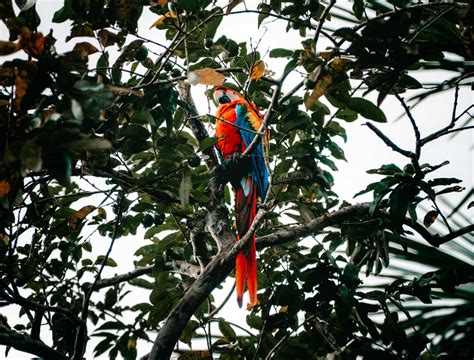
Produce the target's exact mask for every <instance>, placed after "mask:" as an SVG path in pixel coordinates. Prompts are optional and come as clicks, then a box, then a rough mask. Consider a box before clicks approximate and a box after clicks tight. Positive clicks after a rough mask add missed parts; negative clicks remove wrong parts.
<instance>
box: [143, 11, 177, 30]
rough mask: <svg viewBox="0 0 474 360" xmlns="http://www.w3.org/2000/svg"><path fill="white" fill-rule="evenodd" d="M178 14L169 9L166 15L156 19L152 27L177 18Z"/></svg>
mask: <svg viewBox="0 0 474 360" xmlns="http://www.w3.org/2000/svg"><path fill="white" fill-rule="evenodd" d="M176 18H177V16H176V14H175V13H174V12H172V11H168V12H167V13H166V14H165V15H163V16H161V17H160V18H159V19H158V20H156V21H155V22H154V23H153V24H151V26H150V29H152V28H154V27H155V26H159V25H162V24H164V22H165V21H167V20H168V21H170V20H171V19H176Z"/></svg>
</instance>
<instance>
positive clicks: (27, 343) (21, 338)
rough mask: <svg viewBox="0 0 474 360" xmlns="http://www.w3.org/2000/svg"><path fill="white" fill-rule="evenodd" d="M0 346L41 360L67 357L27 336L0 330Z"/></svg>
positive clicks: (56, 359)
mask: <svg viewBox="0 0 474 360" xmlns="http://www.w3.org/2000/svg"><path fill="white" fill-rule="evenodd" d="M0 344H1V345H6V346H11V347H13V348H14V349H16V350H18V351H22V352H26V353H28V354H33V355H36V356H38V357H40V358H43V359H51V360H67V359H68V357H67V356H65V355H63V354H61V353H60V352H59V351H56V350H54V349H52V348H50V347H49V346H48V345H46V344H45V343H44V342H42V341H40V340H34V339H32V338H31V337H29V336H26V335H22V334H19V333H17V332H14V331H8V330H6V329H5V328H0Z"/></svg>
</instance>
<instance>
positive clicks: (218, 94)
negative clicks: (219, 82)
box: [213, 86, 240, 104]
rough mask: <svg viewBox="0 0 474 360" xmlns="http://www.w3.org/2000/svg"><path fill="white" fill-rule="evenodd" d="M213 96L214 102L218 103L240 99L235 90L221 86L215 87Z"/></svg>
mask: <svg viewBox="0 0 474 360" xmlns="http://www.w3.org/2000/svg"><path fill="white" fill-rule="evenodd" d="M213 96H214V100H215V102H216V103H218V104H222V103H227V102H231V101H235V100H240V95H239V94H238V93H237V92H236V91H234V90H232V89H229V88H226V87H223V86H222V87H218V88H216V89H215V90H214V94H213Z"/></svg>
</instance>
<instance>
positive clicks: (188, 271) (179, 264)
mask: <svg viewBox="0 0 474 360" xmlns="http://www.w3.org/2000/svg"><path fill="white" fill-rule="evenodd" d="M154 268H155V265H149V266H144V267H139V268H137V269H135V270H132V271H129V272H128V273H125V274H121V275H116V276H113V277H111V278H107V279H101V280H99V281H98V282H97V283H96V284H95V285H94V287H93V288H92V290H94V291H97V290H100V289H103V288H106V287H110V286H114V285H118V284H120V283H123V282H127V281H130V280H133V279H136V278H138V277H140V276H142V275H148V274H151V273H152V272H153V269H154ZM163 270H165V271H172V272H177V273H179V274H183V275H187V276H190V277H194V278H196V277H197V276H198V275H199V271H200V269H199V266H196V265H193V264H189V263H187V262H185V261H181V260H177V261H173V262H167V263H166V264H165V268H164V269H163Z"/></svg>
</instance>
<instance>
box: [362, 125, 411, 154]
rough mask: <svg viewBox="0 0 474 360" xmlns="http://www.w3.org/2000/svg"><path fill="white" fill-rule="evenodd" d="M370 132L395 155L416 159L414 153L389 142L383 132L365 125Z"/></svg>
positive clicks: (372, 126)
mask: <svg viewBox="0 0 474 360" xmlns="http://www.w3.org/2000/svg"><path fill="white" fill-rule="evenodd" d="M364 125H366V126H367V127H368V128H369V129H370V130H372V131H373V132H374V133H375V134H376V135H377V136H378V137H379V138H380V139H381V140H382V141H383V142H384V143H385V144H386V145H387V146H388V147H389V148H391V149H392V150H393V151H396V152H397V153H400V154H402V155H403V156H406V157H409V158H413V157H416V155H415V154H414V153H412V152H411V151H408V150H404V149H402V148H401V147H399V146H398V145H396V144H395V143H394V142H393V141H392V140H390V139H389V138H388V137H387V136H386V135H385V134H384V133H383V132H381V131H380V130H379V129H378V128H377V127H376V126H375V125H373V124H371V123H365V124H364Z"/></svg>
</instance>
